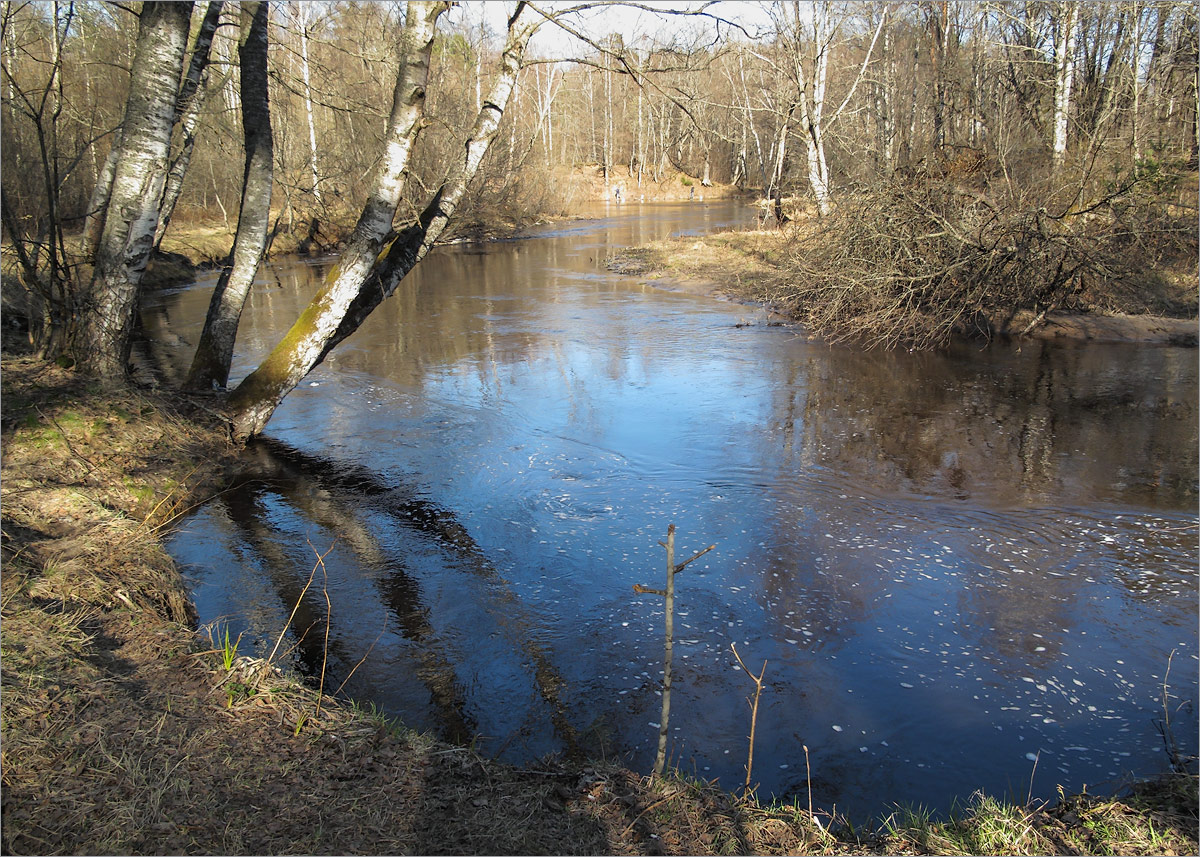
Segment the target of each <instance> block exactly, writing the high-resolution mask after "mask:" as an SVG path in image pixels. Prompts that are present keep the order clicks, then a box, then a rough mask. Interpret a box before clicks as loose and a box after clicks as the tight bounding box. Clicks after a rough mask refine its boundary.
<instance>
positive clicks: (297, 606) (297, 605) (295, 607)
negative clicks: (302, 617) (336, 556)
mask: <svg viewBox="0 0 1200 857" xmlns="http://www.w3.org/2000/svg"><path fill="white" fill-rule="evenodd" d="M333 544H337V542H334V543H333ZM332 551H333V545H332V544H331V545H330V546H329V550H327V551H325V553H323V554H319V555H318V556H317V564H316V565H314V566H313V568H312V571H310V572H309V573H308V582H307V583H305V584H304V588H303V589H301V590H300V595H299V596H298V597H297V598H296V603H295V604H294V605H292V612H291V615H290V616H288V619H287V621H286V622H284V623H283V629H282V630H281V631H280V632H279V639H277V640H276V641H275V647H274V648H273V649H271V654H269V655H267V663H268V664H270V663H271V660H272V659H273V658H274V657H275V653H276V652H277V651H279V645H280V643H282V642H283V637H284V635H285V634H286V633H287V629H288V628H290V627H291V625H292V620H293V619H295V618H296V611H297V610H299V609H300V602H301V601H303V600H304V596H305V594H306V593H307V592H308V588H309V587H310V586H312V583H313V580H314V579H315V578H316V576H317V568H318V566H320V565H321V564H323V561H324V559H325V557H327V556H329V554H330V553H331V552H332Z"/></svg>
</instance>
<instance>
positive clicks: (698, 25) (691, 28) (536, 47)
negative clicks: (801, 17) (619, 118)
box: [450, 0, 770, 58]
mask: <svg viewBox="0 0 1200 857" xmlns="http://www.w3.org/2000/svg"><path fill="white" fill-rule="evenodd" d="M514 5H515V4H514V3H512V2H494V0H488V2H483V0H466V2H463V3H462V4H461V5H460V6H459V7H457V8H455V9H454V10H452V12H451V15H453V16H454V17H452V18H451V19H450V20H458V21H463V22H478V21H479V20H480V18H481V17H482V18H483V20H485V21H486V22H487V25H488V27H489V28H490V29H491V30H492V32H493V33H495V34H497V35H499V34H501V33H503V32H504V29H505V26H506V21H507V16H508V15H509V14H510V13H511V11H512V9H513V7H514ZM537 5H539V6H541V7H542V8H544V9H548V10H553V9H562V8H566V7H570V6H576V5H579V3H578V2H555V0H548V2H540V3H538V4H537ZM638 5H639V6H645V7H651V8H661V9H697V8H699V7H701V6H703V5H704V4H703V3H700V2H694V0H676V2H664V0H641V2H639V3H638ZM769 6H770V4H769V3H767V2H753V0H722V2H719V3H715V4H712V5H711V6H710V7H709V8H708V10H707V11H708V12H710V13H712V14H715V15H719V16H721V17H723V18H727V19H730V20H734V21H738V22H739V23H741V24H742V26H744V27H745V28H746V29H747V30H748V31H750V32H751V33H753V32H755V31H756V30H757V29H762V28H765V27H767V26H768V25H769V23H770V18H769V17H768V15H767V9H768V8H769ZM571 25H572V26H573V27H575V28H576V29H579V30H581V31H583V32H586V33H588V34H589V35H591V36H596V37H602V36H606V35H608V34H610V33H619V34H620V35H621V36H622V38H624V40H625V41H626V43H629V42H631V41H633V40H635V39H637V38H639V37H655V36H658V37H659V40H660V41H663V40H665V39H666V38H667V37H669V36H670V35H677V34H686V33H692V32H696V31H697V30H700V31H703V32H708V33H712V32H713V31H714V30H713V27H714V24H713V22H712V21H705V20H704V19H701V18H693V17H680V16H677V15H667V14H654V13H652V12H649V11H646V10H645V9H638V8H630V7H628V6H620V5H614V6H604V7H601V8H597V9H593V10H590V11H587V12H581V13H578V15H575V16H572V22H571ZM532 49H533V53H535V54H544V55H548V56H555V55H557V56H560V57H564V58H565V57H569V56H571V55H572V54H573V53H578V52H579V43H578V41H577V40H576V39H574V38H573V37H572V36H570V35H569V34H567V33H565V32H564V31H563V30H562V29H561V28H559V27H555V26H553V25H552V24H547V25H545V26H543V27H542V29H541V30H540V31H539V32H538V34H537V35H536V36H535V37H534V41H533V44H532Z"/></svg>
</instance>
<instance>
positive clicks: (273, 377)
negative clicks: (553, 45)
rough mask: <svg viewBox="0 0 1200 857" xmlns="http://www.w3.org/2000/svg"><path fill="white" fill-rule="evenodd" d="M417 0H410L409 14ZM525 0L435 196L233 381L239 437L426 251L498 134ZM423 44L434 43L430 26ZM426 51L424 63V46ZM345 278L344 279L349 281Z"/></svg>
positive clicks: (523, 36)
mask: <svg viewBox="0 0 1200 857" xmlns="http://www.w3.org/2000/svg"><path fill="white" fill-rule="evenodd" d="M415 5H416V4H415V3H412V2H410V4H409V9H410V14H412V12H411V10H412V9H413V7H414V6H415ZM438 5H439V6H442V5H443V4H438ZM525 6H526V4H525V3H519V4H518V5H517V9H516V12H514V14H513V16H512V18H510V19H509V29H508V39H507V42H506V44H505V47H504V53H503V54H502V56H501V58H500V73H499V74H498V75H497V78H496V81H495V82H494V83H493V85H492V90H491V92H490V93H489V94H488V96H487V97H486V98H485V99H484V100H483V102H482V104H483V106H482V108H481V110H480V111H479V115H478V116H477V117H476V119H475V124H474V127H473V128H472V129H471V133H470V136H469V137H468V138H467V140H466V144H465V146H464V156H463V160H462V161H461V162H459V163H458V164H457V165H456V166H455V168H454V169H453V171H452V172H451V175H450V177H449V178H448V179H447V180H446V181H445V182H444V183H443V184H442V186H441V187H440V188H439V189H438V191H437V192H436V193H435V194H434V195H433V198H432V199H431V200H430V202H429V204H428V205H426V207H425V210H424V211H423V212H422V213H421V216H420V217H419V218H418V219H417V220H416V221H415V222H414V223H412V224H410V225H409V226H408V227H407V228H406V229H404V230H403V231H402V232H401V233H400V234H399V235H398V236H397V237H396V238H395V239H394V240H393V241H392V242H391V244H390V245H389V246H388V248H387V252H386V253H385V254H383V255H382V256H381V257H380V258H378V260H377V261H376V262H375V264H373V265H372V266H370V267H369V268H368V269H367V270H366V271H365V272H364V274H363V276H362V277H361V278H360V279H359V281H358V283H357V286H358V287H357V288H355V289H353V291H351V290H350V289H348V288H347V289H345V290H341V291H339V290H337V289H334V288H331V287H330V286H326V287H325V288H324V289H322V290H321V291H320V292H318V294H317V295H316V297H314V298H313V300H312V302H311V303H310V304H309V305H308V307H307V308H305V310H304V311H303V312H302V313H301V315H300V318H299V320H297V322H296V324H295V325H293V326H292V329H291V330H290V331H288V333H287V335H286V336H285V337H284V338H283V341H282V342H280V343H279V345H277V346H276V347H275V349H274V350H273V351H272V352H271V353H270V354H269V355H268V356H267V358H266V359H265V360H263V362H262V364H261V365H260V366H259V367H258V368H257V369H255V370H254V371H253V372H252V373H250V375H248V376H247V377H246V378H245V380H243V381H242V383H241V384H239V385H238V388H237V389H236V390H235V391H234V392H233V394H232V396H231V398H230V405H231V410H232V411H233V414H234V436H235V437H236V438H238V439H239V440H246V439H248V438H250V437H253V436H254V435H256V434H259V433H260V432H262V430H263V428H265V427H266V424H267V421H268V420H269V419H270V418H271V415H272V414H273V413H274V412H275V409H276V408H277V407H278V406H279V403H280V402H281V401H283V398H284V396H286V395H287V394H288V393H290V392H291V391H292V390H293V389H295V387H296V385H297V384H299V383H300V381H301V380H302V379H303V378H304V377H305V376H306V375H307V374H308V373H309V372H311V371H312V370H313V369H314V368H316V367H317V366H318V365H320V363H321V361H323V360H324V359H325V357H326V356H327V355H328V354H329V352H330V351H332V350H333V349H334V348H335V347H337V345H338V344H339V343H341V342H342V340H344V339H345V338H346V337H348V336H350V335H351V334H352V333H354V331H356V330H358V328H359V326H360V325H361V324H362V323H363V322H364V321H366V319H367V317H368V316H369V315H370V314H371V313H372V312H373V311H374V310H375V308H376V307H377V306H379V304H380V303H382V302H383V301H384V300H386V299H387V298H388V297H390V296H391V295H392V293H393V292H395V290H396V287H397V286H398V285H399V284H400V281H401V280H402V279H404V277H405V276H406V275H407V274H408V272H409V271H411V270H412V269H413V268H414V267H416V265H417V263H419V262H420V261H421V260H422V259H424V258H425V256H426V255H427V254H428V253H429V250H430V248H432V247H433V244H434V242H435V241H436V240H437V238H438V236H440V235H441V234H442V232H443V231H444V230H445V228H446V226H447V224H448V223H449V222H450V220H451V219H452V218H453V216H454V213H455V211H456V210H457V209H458V206H459V203H460V202H461V201H462V197H463V195H464V194H465V193H466V190H467V186H468V184H469V183H470V182H471V180H472V178H474V176H475V174H476V172H477V171H478V170H479V165H480V163H481V162H482V161H483V157H484V155H486V154H487V151H488V148H489V147H490V146H491V144H492V141H493V140H494V139H495V137H496V133H497V131H498V130H499V127H500V120H501V118H502V117H503V115H504V109H505V106H506V105H507V103H508V99H509V96H511V94H512V91H513V86H514V85H515V83H516V79H517V73H518V72H519V71H520V65H521V59H522V57H523V56H524V53H525V48H526V46H527V45H528V43H529V39H530V37H531V36H532V35H533V33H534V31H535V30H536V29H537V27H538V25H539V24H540V23H541V20H542V19H540V18H537V19H533V18H531V20H530V22H529V23H526V24H519V23H518V19H519V18H520V15H521V12H522V11H523V10H524V8H525ZM439 14H440V10H439ZM434 17H436V16H434ZM428 47H432V30H431V31H430V41H429V43H428ZM424 56H425V58H426V63H427V61H428V52H426V53H425V54H424ZM364 217H366V214H365V212H364ZM360 222H361V221H360ZM345 285H347V286H349V285H350V283H349V282H348V281H347V282H346V284H345Z"/></svg>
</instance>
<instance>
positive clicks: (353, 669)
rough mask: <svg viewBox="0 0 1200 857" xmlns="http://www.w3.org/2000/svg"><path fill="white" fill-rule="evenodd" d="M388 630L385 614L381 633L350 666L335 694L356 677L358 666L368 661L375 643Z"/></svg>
mask: <svg viewBox="0 0 1200 857" xmlns="http://www.w3.org/2000/svg"><path fill="white" fill-rule="evenodd" d="M386 630H387V617H386V616H385V617H384V618H383V627H382V628H380V629H379V633H378V634H377V635H376V636H375V639H374V640H372V641H371V645H370V646H368V647H367V651H366V653H365V654H363V656H362V657H361V658H359V659H358V663H356V664H355V665H354V666H353V667H351V668H350V672H348V673H346V677H345V678H344V679H342V683H341V684H339V685H338V686H337V690H335V691H334V692H333V695H334V696H337V695H338V694H339V693H341V692H342V688H343V687H345V686H346V682H348V681H350V679H351V678H353V677H354V674H355V673H356V672H358V668H359V667H361V666H362V665H363V664H364V663H366V660H367V658H369V657H370V656H371V652H373V651H374V650H375V644H376V643H378V642H379V640H380V639H381V638H382V637H383V632H384V631H386Z"/></svg>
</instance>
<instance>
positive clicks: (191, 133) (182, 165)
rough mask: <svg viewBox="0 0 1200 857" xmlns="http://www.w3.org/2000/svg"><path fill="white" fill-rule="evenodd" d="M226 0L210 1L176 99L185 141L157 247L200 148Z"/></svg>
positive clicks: (162, 215)
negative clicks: (212, 57)
mask: <svg viewBox="0 0 1200 857" xmlns="http://www.w3.org/2000/svg"><path fill="white" fill-rule="evenodd" d="M224 5H225V4H224V3H223V2H221V0H214V2H211V3H209V4H208V9H207V10H206V11H205V13H204V21H203V22H202V23H201V25H200V30H199V32H197V34H196V44H195V46H194V47H193V48H192V60H191V63H190V64H189V66H188V74H187V77H186V78H185V80H184V82H183V86H182V87H181V88H180V91H179V97H178V98H177V99H176V101H175V121H176V123H178V124H179V125H180V129H181V131H182V137H183V142H182V145H181V146H180V150H179V154H177V155H176V156H175V159H174V160H173V161H172V162H171V169H170V171H169V172H168V173H167V187H166V190H165V191H163V201H162V206H161V207H160V210H159V213H158V226H157V227H156V228H155V230H154V249H155V250H157V249H158V248H159V246H160V245H161V244H162V240H163V237H164V236H165V235H166V234H167V227H168V226H170V225H171V215H172V214H174V213H175V204H176V203H177V202H179V195H180V193H182V192H183V179H184V177H185V176H186V175H187V169H188V165H189V164H190V163H191V161H192V152H193V151H194V150H195V148H196V134H197V133H198V129H199V126H200V111H201V109H202V108H203V107H204V99H205V96H206V95H207V94H208V60H209V56H210V55H211V54H212V43H213V36H215V35H216V32H217V22H218V21H219V20H220V18H221V9H222V7H223V6H224Z"/></svg>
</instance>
